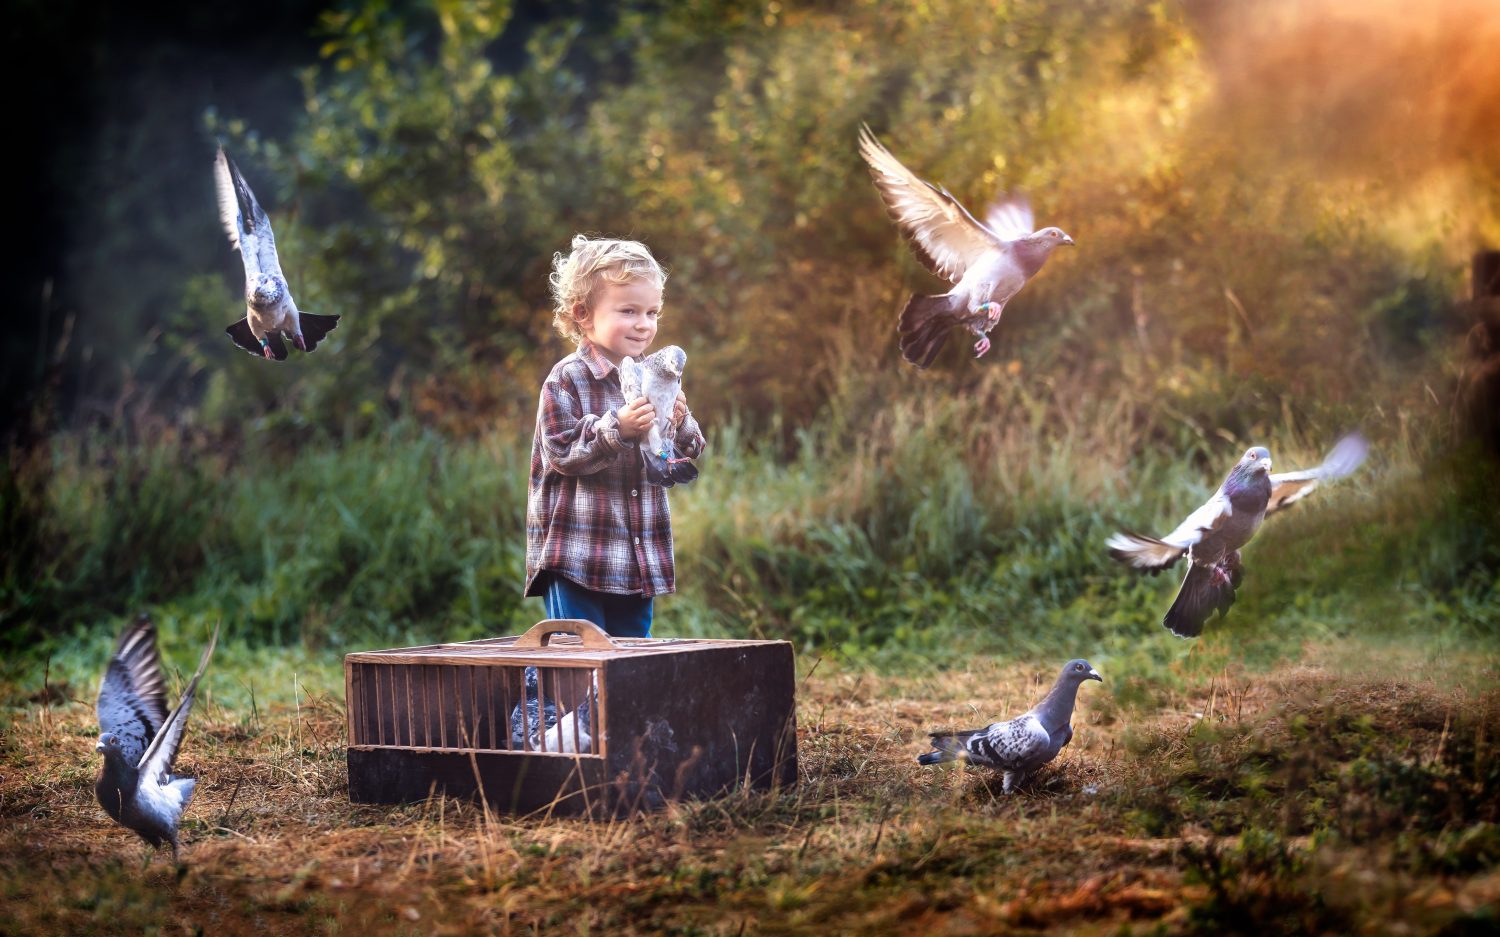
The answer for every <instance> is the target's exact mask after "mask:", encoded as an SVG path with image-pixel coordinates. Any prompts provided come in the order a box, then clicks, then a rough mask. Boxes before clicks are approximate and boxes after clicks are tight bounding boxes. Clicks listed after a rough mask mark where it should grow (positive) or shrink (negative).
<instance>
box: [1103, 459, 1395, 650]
mask: <svg viewBox="0 0 1500 937" xmlns="http://www.w3.org/2000/svg"><path fill="white" fill-rule="evenodd" d="M1369 451H1370V444H1369V443H1368V442H1367V441H1366V440H1365V438H1364V437H1363V436H1361V435H1359V434H1358V433H1351V434H1350V435H1348V436H1345V437H1344V438H1343V439H1341V440H1339V441H1338V443H1337V444H1336V445H1335V446H1334V447H1333V450H1332V451H1331V452H1329V453H1328V457H1327V458H1326V459H1324V460H1323V464H1322V465H1319V466H1318V467H1317V468H1313V469H1307V470H1306V471H1302V472H1284V473H1282V474H1280V475H1272V474H1271V453H1270V452H1269V451H1268V450H1267V449H1266V448H1265V447H1264V446H1254V447H1252V448H1251V449H1249V450H1247V451H1246V452H1245V455H1244V457H1242V458H1241V459H1240V461H1239V463H1238V464H1237V465H1235V467H1234V468H1233V469H1230V471H1229V475H1228V477H1226V478H1225V479H1224V484H1223V485H1221V486H1219V490H1218V491H1216V492H1214V496H1213V497H1212V498H1209V499H1208V502H1207V503H1206V504H1204V505H1203V506H1202V507H1200V508H1198V510H1196V511H1194V512H1193V513H1192V514H1189V515H1188V518H1187V520H1185V521H1183V522H1182V523H1181V524H1179V525H1177V529H1176V530H1174V531H1172V532H1171V533H1169V534H1167V535H1166V536H1165V537H1162V538H1161V539H1160V540H1158V539H1156V538H1155V537H1146V536H1143V535H1141V534H1136V533H1131V532H1129V531H1121V532H1120V533H1116V534H1113V535H1111V536H1110V538H1109V540H1108V541H1106V543H1105V545H1106V546H1108V547H1109V553H1110V556H1112V557H1114V558H1115V559H1116V560H1119V561H1120V562H1121V563H1124V564H1125V565H1127V566H1130V567H1131V568H1133V569H1139V570H1144V571H1147V572H1150V573H1157V572H1160V571H1161V570H1163V569H1166V568H1167V567H1168V566H1171V565H1172V564H1173V563H1176V562H1177V561H1178V560H1179V559H1181V558H1182V557H1183V556H1184V555H1186V556H1187V558H1188V571H1187V575H1186V576H1184V577H1183V579H1182V586H1181V588H1179V589H1178V590H1177V598H1176V599H1175V600H1174V601H1173V602H1172V607H1171V608H1170V609H1168V610H1167V614H1166V616H1165V617H1164V618H1163V619H1162V624H1163V625H1165V626H1166V628H1167V630H1168V631H1170V632H1172V633H1173V634H1175V635H1177V636H1178V637H1181V638H1193V637H1197V636H1198V635H1199V634H1202V633H1203V625H1204V623H1205V622H1207V621H1208V619H1209V617H1210V616H1211V615H1213V613H1214V612H1215V611H1217V612H1219V614H1220V615H1221V616H1222V615H1225V614H1228V612H1229V607H1230V606H1231V605H1233V604H1234V598H1235V589H1237V588H1239V585H1240V581H1241V579H1242V577H1243V573H1242V571H1241V566H1240V554H1239V550H1240V547H1243V546H1244V545H1245V544H1246V543H1249V542H1250V538H1251V537H1253V536H1255V532H1256V531H1257V530H1259V529H1260V525H1261V522H1262V521H1264V520H1265V518H1266V515H1268V514H1273V513H1275V512H1276V511H1279V510H1281V509H1282V508H1284V507H1287V506H1288V505H1291V504H1294V503H1296V502H1297V501H1300V500H1301V499H1302V498H1304V497H1306V496H1307V495H1308V494H1310V493H1312V491H1313V490H1314V489H1316V488H1317V487H1318V485H1319V484H1320V483H1322V482H1324V481H1330V480H1332V479H1335V478H1342V477H1344V476H1345V475H1348V474H1349V473H1351V472H1353V471H1354V470H1355V469H1357V468H1359V465H1360V463H1361V462H1363V461H1364V460H1365V456H1366V455H1367V454H1368V453H1369Z"/></svg>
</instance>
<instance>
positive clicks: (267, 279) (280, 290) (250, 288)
mask: <svg viewBox="0 0 1500 937" xmlns="http://www.w3.org/2000/svg"><path fill="white" fill-rule="evenodd" d="M285 295H286V283H285V282H283V281H282V279H281V277H279V276H276V275H275V274H274V273H262V274H258V275H257V276H256V277H255V279H253V280H251V281H250V282H249V283H247V284H246V285H245V300H246V301H247V302H249V303H250V305H252V306H254V307H255V308H256V309H265V308H267V307H270V306H275V305H276V304H277V303H279V302H281V298H282V297H283V296H285Z"/></svg>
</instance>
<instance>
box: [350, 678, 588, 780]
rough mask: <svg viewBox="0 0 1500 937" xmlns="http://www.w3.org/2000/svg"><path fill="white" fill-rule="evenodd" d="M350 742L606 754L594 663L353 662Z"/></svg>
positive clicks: (570, 753)
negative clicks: (354, 700) (355, 697)
mask: <svg viewBox="0 0 1500 937" xmlns="http://www.w3.org/2000/svg"><path fill="white" fill-rule="evenodd" d="M352 667H353V672H352V674H351V676H352V678H353V679H352V681H351V685H352V687H354V688H355V692H356V694H357V695H358V697H359V705H357V706H356V707H354V708H353V709H354V710H355V711H357V713H358V717H357V718H353V719H351V726H350V728H351V733H350V736H351V737H350V744H352V745H361V746H377V747H388V748H407V749H418V750H421V749H426V750H432V751H474V752H502V751H510V752H534V753H540V754H566V755H580V756H592V757H602V755H603V754H604V752H603V739H604V731H603V729H604V726H605V724H606V722H605V719H606V713H605V709H604V700H603V699H602V697H601V694H600V693H599V670H598V668H597V667H596V666H576V665H575V666H561V667H549V666H536V665H530V664H512V663H493V664H492V663H486V664H482V665H467V664H410V663H403V664H383V663H363V662H362V663H356V664H353V665H352Z"/></svg>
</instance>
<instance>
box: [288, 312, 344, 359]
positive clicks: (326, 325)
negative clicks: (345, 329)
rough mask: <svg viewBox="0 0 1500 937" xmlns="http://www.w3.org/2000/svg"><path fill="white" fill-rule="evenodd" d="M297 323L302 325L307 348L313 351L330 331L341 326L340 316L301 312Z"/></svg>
mask: <svg viewBox="0 0 1500 937" xmlns="http://www.w3.org/2000/svg"><path fill="white" fill-rule="evenodd" d="M297 323H298V325H300V326H301V327H302V340H303V342H305V343H306V344H307V350H308V351H312V350H313V349H314V348H317V347H318V342H321V341H322V340H323V339H324V338H325V337H327V335H328V333H329V332H332V331H333V330H334V329H336V328H338V327H339V317H338V316H320V315H318V314H317V313H312V312H299V313H298V314H297Z"/></svg>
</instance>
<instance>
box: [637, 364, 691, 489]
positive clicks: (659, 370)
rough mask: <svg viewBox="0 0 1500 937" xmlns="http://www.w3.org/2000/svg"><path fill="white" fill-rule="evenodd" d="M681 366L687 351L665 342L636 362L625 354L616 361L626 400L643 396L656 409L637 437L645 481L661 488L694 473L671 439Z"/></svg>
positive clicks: (680, 385)
mask: <svg viewBox="0 0 1500 937" xmlns="http://www.w3.org/2000/svg"><path fill="white" fill-rule="evenodd" d="M685 367H687V352H685V351H683V350H682V349H681V348H679V347H677V346H676V345H668V346H667V347H665V348H663V349H662V350H661V351H658V352H655V353H653V354H650V355H647V356H646V357H644V358H642V359H641V360H640V361H639V362H637V361H635V360H634V359H633V358H630V357H628V356H627V357H626V358H624V359H622V360H621V361H620V390H621V391H623V392H624V394H625V399H626V401H631V400H635V399H636V398H637V397H645V398H646V399H647V400H648V401H650V402H651V406H652V407H653V408H654V409H655V410H656V419H655V420H653V421H652V423H651V427H650V429H648V430H647V431H646V438H645V439H643V440H642V441H641V442H642V445H641V459H642V461H643V462H644V466H645V475H646V481H647V482H648V483H649V484H652V485H659V486H661V487H663V488H671V487H672V486H673V485H676V484H680V483H682V484H685V483H687V482H690V481H692V480H693V479H695V478H697V477H698V469H697V468H696V467H694V465H693V463H692V462H691V461H690V460H688V459H687V458H686V457H684V456H682V455H681V454H679V453H678V451H677V447H676V445H675V443H674V441H673V435H674V432H675V431H674V430H673V428H672V408H673V406H674V405H675V404H676V403H677V395H678V394H679V393H681V392H682V369H683V368H685Z"/></svg>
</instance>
